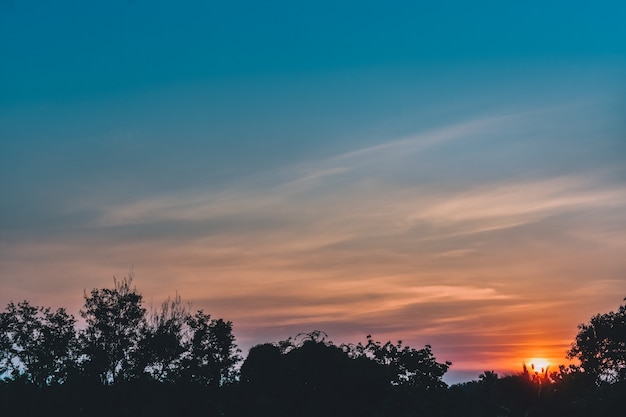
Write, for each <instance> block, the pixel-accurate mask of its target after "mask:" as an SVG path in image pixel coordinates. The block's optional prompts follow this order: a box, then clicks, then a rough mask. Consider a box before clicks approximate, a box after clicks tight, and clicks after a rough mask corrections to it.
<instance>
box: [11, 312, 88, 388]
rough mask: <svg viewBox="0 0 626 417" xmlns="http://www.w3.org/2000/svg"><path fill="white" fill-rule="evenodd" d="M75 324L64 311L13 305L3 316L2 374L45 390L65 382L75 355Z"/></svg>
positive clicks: (72, 318) (71, 317)
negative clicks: (52, 385)
mask: <svg viewBox="0 0 626 417" xmlns="http://www.w3.org/2000/svg"><path fill="white" fill-rule="evenodd" d="M75 323H76V320H75V319H74V317H73V316H71V315H69V314H67V312H66V311H65V309H63V308H59V309H57V310H56V311H54V312H53V311H52V310H51V309H50V308H44V307H36V306H31V305H30V304H29V302H28V301H22V302H21V303H18V304H17V305H16V304H14V303H13V302H11V303H9V305H8V306H7V308H6V311H5V312H3V313H0V374H4V373H9V375H10V376H11V378H13V379H20V378H23V379H24V380H25V381H27V382H29V383H33V384H36V385H38V386H41V387H43V386H46V385H50V384H56V383H61V382H64V381H65V380H66V378H67V376H68V373H69V370H70V368H71V367H72V364H73V359H74V355H75V347H76V331H75V329H74V325H75Z"/></svg>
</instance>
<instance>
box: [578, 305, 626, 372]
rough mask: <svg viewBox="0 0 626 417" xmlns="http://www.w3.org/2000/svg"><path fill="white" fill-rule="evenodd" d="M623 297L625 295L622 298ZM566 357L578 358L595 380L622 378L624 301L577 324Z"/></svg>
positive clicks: (625, 333) (625, 344)
mask: <svg viewBox="0 0 626 417" xmlns="http://www.w3.org/2000/svg"><path fill="white" fill-rule="evenodd" d="M624 300H626V299H624ZM567 354H568V357H570V358H576V359H578V360H579V361H580V364H581V367H582V369H583V370H584V371H585V372H587V373H589V374H591V375H593V377H594V378H595V379H596V382H601V381H605V382H620V381H626V304H622V305H620V306H619V308H618V310H617V312H613V311H611V312H609V313H605V314H597V315H595V316H593V317H592V318H591V321H590V322H589V323H583V324H580V325H579V326H578V334H577V335H576V340H575V341H574V343H573V344H572V348H571V349H570V350H569V351H568V353H567Z"/></svg>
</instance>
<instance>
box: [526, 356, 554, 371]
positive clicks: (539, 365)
mask: <svg viewBox="0 0 626 417" xmlns="http://www.w3.org/2000/svg"><path fill="white" fill-rule="evenodd" d="M526 364H527V365H528V367H529V368H530V369H532V370H533V371H536V372H543V371H545V370H547V369H548V367H549V366H550V362H549V361H548V360H547V359H544V358H531V359H528V361H527V362H526Z"/></svg>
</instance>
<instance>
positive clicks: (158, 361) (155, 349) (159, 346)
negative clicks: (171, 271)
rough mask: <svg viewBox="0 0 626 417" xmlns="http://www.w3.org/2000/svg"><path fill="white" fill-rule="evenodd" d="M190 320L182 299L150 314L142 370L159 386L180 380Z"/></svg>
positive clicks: (141, 348) (141, 356) (141, 355)
mask: <svg viewBox="0 0 626 417" xmlns="http://www.w3.org/2000/svg"><path fill="white" fill-rule="evenodd" d="M188 317H189V313H188V312H187V311H186V310H185V308H184V306H183V304H182V301H181V298H180V296H179V295H176V297H175V298H174V299H173V300H172V299H170V298H168V299H167V300H166V301H164V302H163V304H161V310H160V311H153V312H152V313H151V314H150V317H149V318H148V320H147V323H146V326H144V328H143V334H142V340H141V342H140V346H139V355H138V362H139V366H138V369H139V370H143V371H144V372H145V373H146V374H148V375H149V376H150V377H151V378H152V379H154V380H156V381H159V382H175V381H177V380H179V378H180V374H181V362H182V360H183V354H184V353H185V352H186V348H185V346H184V337H185V330H186V326H187V320H188Z"/></svg>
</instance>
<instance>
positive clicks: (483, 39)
mask: <svg viewBox="0 0 626 417" xmlns="http://www.w3.org/2000/svg"><path fill="white" fill-rule="evenodd" d="M625 16H626V4H625V3H624V2H621V1H600V2H594V3H593V4H592V3H590V2H582V1H549V0H548V1H525V2H501V1H475V2H463V1H438V2H430V1H412V2H409V1H387V2H373V1H342V2H337V1H333V2H326V1H315V2H313V1H301V2H293V1H265V2H252V1H230V2H214V1H191V0H190V1H182V2H173V1H158V0H151V1H147V0H134V1H131V0H125V1H122V0H108V1H90V2H84V1H78V0H76V1H65V0H60V1H55V2H49V1H35V0H0V195H1V198H0V305H1V306H4V305H6V304H8V303H9V302H10V301H12V300H13V301H16V302H17V301H20V300H23V299H28V300H29V301H31V303H33V304H36V305H44V306H51V307H54V308H56V307H67V308H68V310H69V311H70V312H71V313H73V314H74V315H76V316H78V311H79V310H80V308H81V306H82V302H83V291H84V290H87V291H89V290H91V289H92V288H104V287H111V286H112V285H113V276H116V277H118V278H119V277H123V276H126V275H128V274H129V271H130V270H131V268H132V269H133V271H134V274H135V281H134V282H135V284H136V285H137V288H138V290H139V291H140V292H141V293H142V294H143V295H144V298H145V300H146V305H147V306H153V307H158V306H159V305H160V303H161V301H163V300H164V299H166V298H167V297H168V296H174V295H175V294H179V295H180V296H181V297H182V299H183V300H184V301H186V302H190V303H191V305H192V308H193V309H204V310H205V311H206V312H208V313H210V314H212V315H213V316H214V317H221V318H224V319H226V320H231V321H232V322H233V323H234V332H235V336H236V337H237V341H238V343H239V345H240V346H241V347H242V348H243V349H244V351H245V350H247V349H248V348H249V347H251V346H253V345H254V344H257V343H263V342H268V341H277V340H281V339H285V338H287V337H289V336H295V335H296V334H298V333H300V332H309V331H312V330H322V331H325V332H326V333H328V335H329V337H330V338H331V339H332V340H333V341H335V342H336V343H343V342H346V343H347V342H353V343H356V342H359V341H365V336H366V335H368V334H371V335H372V336H373V338H374V339H375V340H380V341H386V340H398V339H401V340H403V341H404V343H405V344H409V345H410V346H412V347H415V348H420V347H423V346H424V345H425V344H430V345H432V346H433V352H434V353H435V356H436V357H437V359H438V360H439V361H444V360H449V361H451V362H452V363H453V365H452V367H451V369H450V371H449V373H448V375H447V376H446V378H447V380H448V381H450V382H455V381H461V380H468V379H472V378H474V379H475V378H477V376H478V374H479V373H480V372H482V371H484V370H496V371H497V372H499V373H513V372H517V371H519V370H521V365H522V362H524V361H529V360H530V358H546V359H549V360H550V361H551V363H553V364H558V363H567V361H566V359H565V353H566V350H567V349H568V347H569V346H570V344H571V342H572V341H573V340H574V337H575V335H576V326H577V325H578V324H579V323H582V322H585V321H588V320H589V319H590V318H591V316H592V315H594V314H596V313H602V312H607V311H610V310H615V309H616V308H617V307H618V306H619V304H620V303H621V302H622V300H623V298H624V297H625V296H626V259H625V257H624V253H626V216H625V213H626V163H625V162H626V117H624V116H625V115H626V26H625V25H624V24H623V21H624V17H625Z"/></svg>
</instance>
